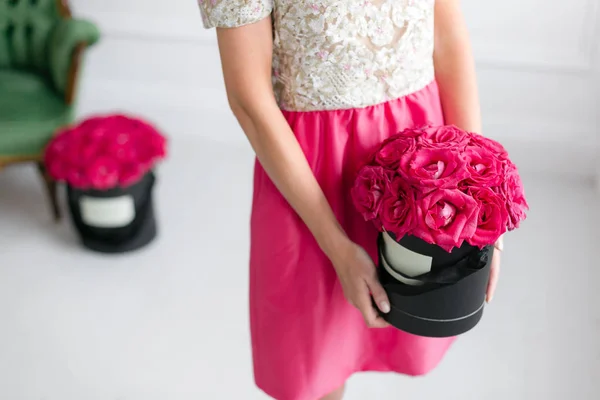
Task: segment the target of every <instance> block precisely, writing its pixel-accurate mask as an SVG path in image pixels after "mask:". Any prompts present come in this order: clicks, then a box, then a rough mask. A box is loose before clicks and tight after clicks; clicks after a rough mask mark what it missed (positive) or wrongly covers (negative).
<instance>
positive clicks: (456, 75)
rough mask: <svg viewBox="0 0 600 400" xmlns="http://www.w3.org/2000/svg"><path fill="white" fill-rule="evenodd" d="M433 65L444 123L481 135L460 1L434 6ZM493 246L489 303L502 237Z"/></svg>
mask: <svg viewBox="0 0 600 400" xmlns="http://www.w3.org/2000/svg"><path fill="white" fill-rule="evenodd" d="M434 63H435V76H436V80H437V82H438V85H439V88H440V97H441V101H442V108H443V110H444V118H445V120H446V123H447V124H452V125H456V126H458V127H459V128H462V129H464V130H467V131H469V132H476V133H479V134H481V133H482V130H483V128H482V123H481V107H480V104H479V94H478V90H477V77H476V73H475V61H474V59H473V52H472V50H471V42H470V39H469V34H468V32H467V26H466V23H465V20H464V18H463V14H462V11H461V9H460V1H459V0H436V2H435V50H434ZM495 246H496V251H494V256H493V258H492V266H491V272H490V280H489V283H488V290H487V301H488V302H490V301H492V298H493V297H494V293H495V291H496V286H497V284H498V277H499V273H500V259H501V254H502V250H501V249H503V248H504V238H503V237H502V236H501V237H500V239H498V241H497V242H496V244H495Z"/></svg>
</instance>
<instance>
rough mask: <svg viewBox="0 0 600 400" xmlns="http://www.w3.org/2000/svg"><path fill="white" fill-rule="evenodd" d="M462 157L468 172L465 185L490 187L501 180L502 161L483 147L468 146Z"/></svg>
mask: <svg viewBox="0 0 600 400" xmlns="http://www.w3.org/2000/svg"><path fill="white" fill-rule="evenodd" d="M464 157H465V161H466V168H467V171H468V172H469V174H470V177H468V178H467V179H466V180H465V181H464V185H466V186H469V187H470V186H476V187H492V186H497V185H499V184H500V182H502V173H503V172H502V163H501V162H500V161H499V160H498V159H497V158H496V157H494V154H493V153H492V152H491V151H490V150H489V149H487V148H485V147H476V146H468V147H467V148H466V149H465V152H464Z"/></svg>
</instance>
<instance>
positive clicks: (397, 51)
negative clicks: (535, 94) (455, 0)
mask: <svg viewBox="0 0 600 400" xmlns="http://www.w3.org/2000/svg"><path fill="white" fill-rule="evenodd" d="M434 1H435V0H199V4H200V9H201V12H202V18H203V22H204V26H205V27H206V28H212V27H227V28H231V27H237V26H241V25H246V24H250V23H254V22H257V21H259V20H261V19H263V18H266V17H267V16H269V14H272V20H273V31H274V36H273V37H274V44H273V45H274V48H273V53H274V54H273V87H274V90H275V94H276V96H277V99H278V101H279V104H280V106H281V108H283V109H286V110H294V111H312V110H332V109H347V108H360V107H366V106H369V105H374V104H378V103H381V102H384V101H387V100H391V99H395V98H398V97H401V96H404V95H407V94H410V93H414V92H416V91H418V90H419V89H421V88H423V87H425V86H426V85H427V84H429V83H430V82H431V81H432V80H433V79H434V70H433V8H434Z"/></svg>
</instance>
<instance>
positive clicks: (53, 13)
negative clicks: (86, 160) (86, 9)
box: [0, 0, 99, 167]
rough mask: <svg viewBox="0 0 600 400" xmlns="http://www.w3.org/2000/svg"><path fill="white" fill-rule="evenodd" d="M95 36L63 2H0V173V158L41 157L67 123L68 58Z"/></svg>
mask: <svg viewBox="0 0 600 400" xmlns="http://www.w3.org/2000/svg"><path fill="white" fill-rule="evenodd" d="M98 36H99V33H98V30H97V28H96V27H95V26H94V25H93V24H91V23H89V22H86V21H81V20H75V19H73V18H71V16H70V13H69V10H68V7H67V5H66V0H0V167H1V164H2V157H3V156H4V157H6V156H13V157H14V156H20V155H36V154H41V152H42V150H43V148H44V146H45V144H46V143H47V141H48V140H49V139H50V137H51V136H52V134H53V133H54V132H55V131H56V130H57V129H58V128H59V127H60V126H62V125H64V124H67V123H69V122H70V121H71V119H72V117H73V109H72V108H73V107H72V104H71V100H72V98H73V93H69V91H71V92H72V91H73V90H74V88H73V87H72V86H74V85H73V82H70V81H69V79H70V74H71V73H72V70H71V69H72V67H73V61H77V60H74V57H73V55H74V52H75V49H76V48H77V47H78V46H79V45H91V44H93V43H95V42H96V41H97V40H98Z"/></svg>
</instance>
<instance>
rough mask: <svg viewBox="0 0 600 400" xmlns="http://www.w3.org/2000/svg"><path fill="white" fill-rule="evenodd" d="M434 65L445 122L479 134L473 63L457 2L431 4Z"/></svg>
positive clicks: (448, 1) (478, 111) (444, 0)
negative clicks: (433, 26)
mask: <svg viewBox="0 0 600 400" xmlns="http://www.w3.org/2000/svg"><path fill="white" fill-rule="evenodd" d="M434 63H435V76H436V80H437V82H438V85H439V88H440V97H441V100H442V108H443V110H444V118H445V120H446V123H447V124H452V125H456V126H458V127H459V128H462V129H465V130H467V131H470V132H477V133H481V131H482V126H481V108H480V105H479V94H478V91H477V78H476V73H475V62H474V60H473V53H472V50H471V43H470V40H469V34H468V32H467V26H466V23H465V21H464V18H463V14H462V11H461V9H460V1H459V0H436V2H435V50H434Z"/></svg>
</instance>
